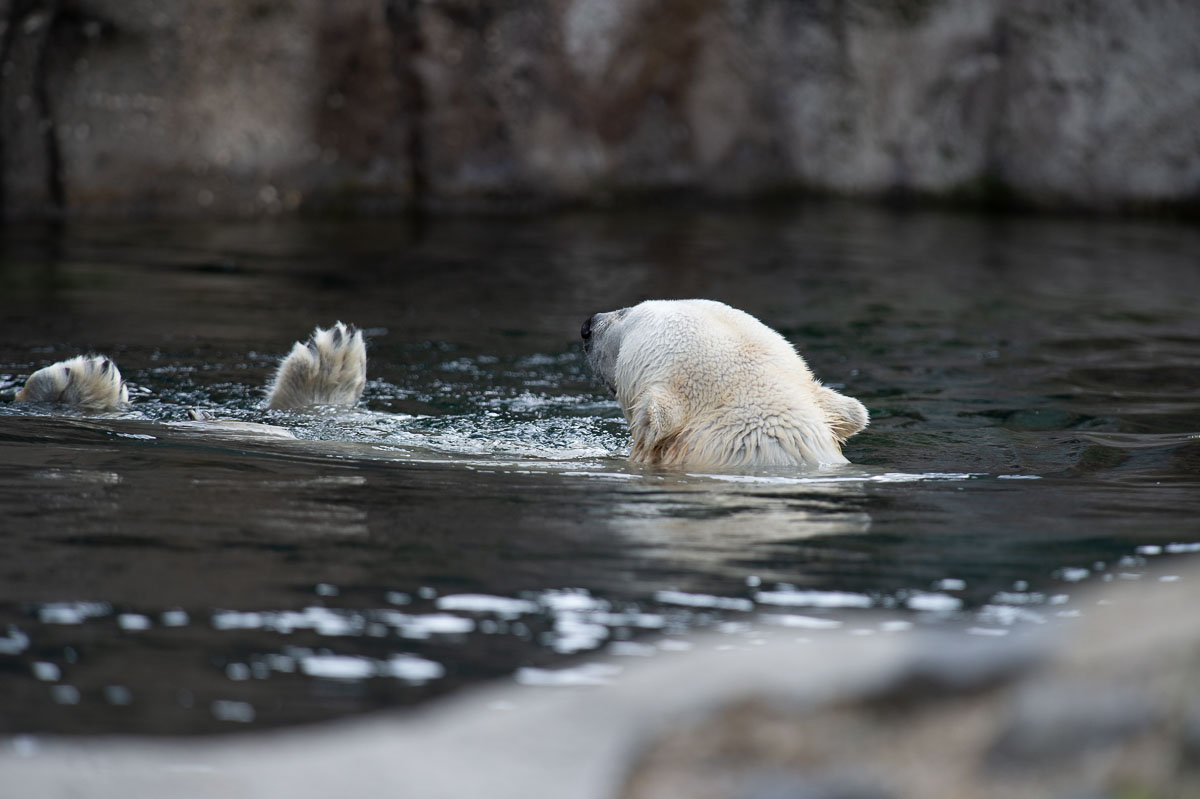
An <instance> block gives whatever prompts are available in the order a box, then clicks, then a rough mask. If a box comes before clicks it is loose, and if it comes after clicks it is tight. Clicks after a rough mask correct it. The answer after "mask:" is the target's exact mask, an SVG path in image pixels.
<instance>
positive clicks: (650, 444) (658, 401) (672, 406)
mask: <svg viewBox="0 0 1200 799" xmlns="http://www.w3.org/2000/svg"><path fill="white" fill-rule="evenodd" d="M627 416H628V419H629V433H630V436H631V438H632V439H633V451H632V452H631V453H630V454H631V456H632V457H633V458H634V460H637V461H642V462H645V463H660V462H662V460H663V458H664V456H665V454H666V450H667V448H668V447H670V445H671V444H672V443H673V442H674V441H675V438H676V436H677V435H678V434H679V430H680V428H681V427H682V426H683V413H682V411H681V409H680V408H679V404H678V403H677V402H676V401H675V398H674V397H672V396H671V395H670V394H669V393H668V392H666V391H663V390H662V389H658V388H653V389H650V390H648V391H646V392H644V393H643V394H641V395H640V396H639V397H638V398H637V399H636V400H635V401H634V402H633V404H632V406H631V407H630V409H629V413H628V415H627Z"/></svg>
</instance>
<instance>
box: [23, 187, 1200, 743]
mask: <svg viewBox="0 0 1200 799" xmlns="http://www.w3.org/2000/svg"><path fill="white" fill-rule="evenodd" d="M1198 255H1200V234H1198V233H1196V232H1195V231H1192V230H1189V229H1186V228H1179V227H1165V226H1155V225H1145V224H1139V223H1113V222H1111V221H1110V222H1105V223H1102V224H1101V223H1090V222H1079V221H1055V222H1046V221H1034V220H1017V219H1004V220H986V219H976V218H969V217H954V216H941V215H934V214H929V215H926V214H921V215H902V216H894V215H889V214H883V213H879V212H875V211H862V210H846V209H838V208H829V207H826V208H819V209H805V210H803V211H802V212H787V213H784V212H769V213H768V212H754V213H750V212H744V213H724V214H716V213H700V212H697V213H690V214H680V215H670V214H655V215H645V214H643V215H638V216H630V215H620V214H612V215H582V216H570V215H567V216H559V217H550V218H540V219H527V220H512V219H506V220H470V219H458V220H445V221H438V222H435V223H431V224H430V225H428V226H427V227H425V228H420V229H418V228H412V227H406V226H404V225H400V224H396V223H393V222H383V221H380V222H362V223H305V224H300V223H296V222H284V223H278V224H274V223H273V224H270V225H257V224H256V225H240V224H238V225H208V224H204V225H198V224H189V225H105V226H100V227H91V226H85V227H78V228H68V229H66V230H57V231H56V230H49V229H38V228H27V229H10V230H9V231H7V232H6V234H5V237H4V239H3V252H2V253H0V312H2V313H0V395H2V394H3V392H4V391H5V390H6V389H8V390H11V389H12V388H13V387H15V386H16V385H17V383H18V381H19V380H20V379H21V378H22V377H23V376H24V375H26V374H28V373H29V372H30V371H32V370H33V369H35V368H37V367H39V366H41V365H44V364H46V363H48V362H50V361H53V360H56V359H58V358H61V357H65V356H67V355H73V354H75V353H77V352H81V351H88V350H97V351H103V352H106V353H108V354H110V355H112V356H113V357H114V358H115V359H116V360H117V362H118V363H119V364H120V367H121V369H122V372H123V373H124V374H125V375H126V377H127V378H128V379H129V381H130V383H131V384H132V388H133V389H134V392H133V393H134V394H135V396H136V397H137V401H136V402H135V404H134V406H133V408H132V409H131V410H130V411H129V412H128V413H124V414H116V415H111V416H107V417H102V418H97V417H82V416H76V417H65V416H63V415H62V413H61V409H53V408H37V407H28V406H23V407H17V406H13V405H11V404H9V403H7V402H0V518H3V519H4V525H3V529H4V535H3V539H2V540H3V546H4V557H3V558H0V681H3V682H4V687H5V688H6V696H9V697H10V701H9V702H7V703H6V707H5V709H4V711H3V713H2V714H0V730H3V731H7V732H14V731H61V732H84V733H101V732H113V731H137V732H150V733H191V732H206V731H220V730H228V729H243V728H245V727H246V726H247V725H281V724H291V723H297V722H304V721H311V720H316V719H322V718H330V717H335V716H340V715H345V714H349V713H357V712H363V711H368V710H372V709H376V708H381V707H391V706H397V705H406V704H411V703H415V702H419V701H422V700H424V699H428V698H430V697H432V696H437V695H440V694H443V693H445V692H448V691H453V690H456V689H458V688H460V687H462V686H465V685H469V684H472V683H476V682H478V681H480V680H484V679H489V678H500V679H515V680H517V681H519V682H522V683H524V684H529V685H539V686H547V687H554V686H562V685H579V684H603V683H606V682H610V681H612V680H614V679H620V664H621V663H622V662H623V661H624V659H626V658H644V657H658V656H672V657H674V656H680V657H686V656H687V650H688V648H689V647H690V646H691V645H692V644H691V643H690V642H689V641H688V640H686V636H687V634H688V633H690V632H692V631H695V630H697V629H704V630H710V631H717V632H719V633H721V634H723V636H724V637H725V638H726V639H727V640H728V642H729V643H728V646H731V647H740V646H754V645H755V644H756V643H758V642H761V641H763V640H766V639H768V638H771V637H779V636H786V637H788V638H789V639H791V638H800V639H804V640H807V639H812V638H815V637H819V636H836V635H868V634H870V635H902V634H904V633H905V631H907V630H909V629H911V628H912V627H913V626H914V625H922V624H935V623H940V622H942V621H944V620H946V619H956V620H960V621H963V622H965V625H964V629H965V630H966V633H965V634H971V635H983V636H1003V635H1005V634H1006V633H1007V632H1008V631H1010V630H1011V629H1013V628H1014V627H1017V626H1022V625H1040V624H1045V623H1049V622H1051V621H1053V620H1056V619H1066V620H1069V619H1070V618H1071V617H1072V616H1074V615H1078V614H1083V613H1087V612H1088V608H1087V607H1085V606H1082V605H1081V604H1080V603H1079V601H1078V600H1077V599H1076V597H1077V594H1078V592H1079V589H1080V587H1081V586H1085V585H1093V584H1095V583H1099V582H1103V581H1106V580H1111V581H1120V580H1131V579H1151V578H1148V577H1146V576H1145V575H1146V573H1147V564H1148V563H1155V564H1158V565H1159V566H1160V567H1161V566H1162V565H1165V564H1171V563H1173V562H1174V561H1176V560H1179V559H1182V558H1184V557H1186V556H1187V555H1189V554H1192V553H1194V552H1195V551H1196V550H1198V549H1200V545H1198V543H1197V542H1200V529H1198V528H1197V526H1196V523H1195V519H1196V518H1197V517H1198V516H1200V491H1197V488H1200V396H1198V394H1197V388H1200V379H1198V378H1197V377H1196V376H1197V375H1200V368H1198V367H1200V328H1198V327H1197V323H1196V312H1195V308H1196V307H1198V305H1197V301H1198V300H1200V273H1198V272H1197V270H1196V269H1195V266H1194V265H1195V263H1196V262H1197V256H1198ZM688 296H702V297H712V298H716V299H722V300H725V301H727V302H730V303H731V304H733V305H737V306H740V307H743V308H746V309H747V310H750V311H752V312H753V313H755V314H756V315H758V316H760V317H761V318H763V319H764V320H765V321H767V322H768V323H769V324H771V325H773V326H775V327H777V328H779V329H781V330H782V331H783V332H784V333H785V334H786V335H787V336H788V337H789V338H790V339H791V340H793V341H794V342H795V343H796V344H797V345H798V346H799V347H800V349H801V350H802V352H804V354H805V355H806V357H807V358H808V360H809V361H810V364H811V365H812V366H813V369H814V371H815V372H816V373H817V375H818V376H819V377H821V378H822V379H824V380H826V381H827V382H829V383H830V384H832V385H834V386H835V387H837V388H839V389H843V390H845V391H846V393H849V394H851V395H853V396H856V397H859V398H860V399H862V400H863V401H864V402H865V403H866V404H867V406H868V407H869V408H870V410H871V413H872V417H873V421H872V425H871V427H870V428H868V429H867V431H865V432H864V433H862V434H861V435H859V436H857V437H856V438H854V439H852V440H851V441H850V444H849V447H848V449H847V454H848V456H849V457H850V459H851V460H852V461H853V462H854V465H852V466H848V467H840V468H837V469H830V470H826V471H815V472H772V473H765V474H737V473H734V474H686V473H669V472H657V471H653V470H643V469H638V468H633V467H631V466H630V465H629V464H627V463H626V462H625V460H624V459H623V453H624V451H625V450H626V446H627V444H626V436H625V430H624V422H623V420H621V418H620V414H619V411H618V410H617V408H616V405H615V403H613V402H612V401H610V400H609V398H608V397H607V395H606V394H605V393H604V392H603V390H602V389H601V388H600V387H599V386H597V385H596V383H595V382H594V381H593V379H592V378H591V376H590V375H588V374H587V372H586V370H585V367H584V364H583V362H582V358H581V357H580V354H579V351H578V347H577V342H576V337H577V335H578V328H579V322H580V320H581V319H583V318H584V317H585V316H586V315H588V314H589V313H591V312H593V311H595V310H597V309H603V308H614V307H621V306H623V305H628V304H631V303H633V302H636V301H638V300H641V299H644V298H647V297H688ZM335 319H342V320H345V321H354V322H355V323H357V324H358V325H359V326H360V327H361V328H363V329H364V330H365V331H367V335H368V338H369V340H370V350H369V352H370V358H371V362H370V381H369V383H368V387H367V392H366V395H365V399H364V407H362V408H360V409H356V410H354V411H340V412H328V413H315V414H293V413H284V412H266V411H263V410H262V409H260V408H259V407H258V403H259V400H260V399H261V396H262V391H261V387H262V385H263V384H264V383H265V381H266V378H267V376H268V374H269V373H270V370H271V367H272V365H273V363H274V361H275V359H276V358H277V357H278V356H279V355H280V354H282V353H284V352H285V351H286V350H287V349H288V348H289V347H290V345H291V342H292V341H293V340H295V339H296V338H300V337H303V336H304V335H305V334H306V333H307V331H308V330H309V329H311V328H312V326H313V325H315V324H328V323H330V322H332V321H333V320H335ZM191 407H200V408H203V409H206V410H208V411H211V412H212V413H214V415H216V416H219V417H221V418H223V419H226V420H230V422H227V423H224V424H222V425H218V426H213V425H204V424H197V423H194V422H189V421H187V413H186V412H187V409H188V408H191ZM263 423H266V424H270V425H275V426H277V427H278V428H281V429H284V430H286V431H288V432H289V433H290V434H291V435H292V436H294V437H290V438H282V437H279V436H275V435H268V434H262V433H263V431H262V429H261V428H258V429H254V430H248V429H247V427H246V425H261V424H263ZM1170 576H1172V575H1170V574H1168V575H1167V577H1170ZM867 611H869V613H870V615H866V613H867ZM597 654H605V655H610V656H612V658H613V660H612V661H611V662H604V663H596V662H594V661H593V660H589V657H590V656H593V655H597Z"/></svg>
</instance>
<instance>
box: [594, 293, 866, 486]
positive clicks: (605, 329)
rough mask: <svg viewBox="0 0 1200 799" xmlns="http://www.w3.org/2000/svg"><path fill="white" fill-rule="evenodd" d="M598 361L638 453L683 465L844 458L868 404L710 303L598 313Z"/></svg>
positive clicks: (643, 458) (769, 335)
mask: <svg viewBox="0 0 1200 799" xmlns="http://www.w3.org/2000/svg"><path fill="white" fill-rule="evenodd" d="M580 332H581V334H582V336H583V346H584V351H585V352H586V353H587V359H588V363H589V365H590V366H591V368H592V370H593V371H594V372H595V373H596V374H597V375H598V376H599V377H600V379H601V380H603V381H604V383H605V385H607V386H608V388H609V390H610V391H612V393H613V394H614V395H615V396H616V398H617V402H618V404H620V406H621V410H622V411H623V412H624V414H625V419H626V421H628V422H629V431H630V435H631V437H632V449H631V452H630V459H631V460H633V461H634V462H636V463H644V464H654V465H663V466H686V467H692V468H695V467H723V466H740V467H757V466H823V465H829V464H841V463H846V462H847V461H846V458H845V457H844V456H843V455H842V452H841V444H842V442H844V441H845V440H846V439H847V438H849V437H850V436H852V435H854V434H855V433H857V432H858V431H860V430H862V429H863V428H864V427H866V425H867V409H866V408H864V407H863V404H862V403H861V402H859V401H858V400H856V399H853V398H852V397H846V396H843V395H842V394H839V393H837V392H836V391H834V390H832V389H829V388H826V387H824V386H822V385H821V384H820V383H819V382H818V381H817V380H816V379H815V378H814V377H813V375H812V372H811V371H809V368H808V365H807V364H806V363H805V362H804V359H803V358H801V357H800V355H799V354H798V353H797V352H796V350H795V349H794V348H793V347H792V345H791V344H789V343H788V342H787V340H786V339H784V338H783V337H782V336H780V335H779V334H778V333H776V332H775V331H774V330H771V329H770V328H769V327H767V326H766V325H764V324H763V323H762V322H759V321H758V320H757V319H755V318H754V317H753V316H751V315H750V314H747V313H745V312H743V311H739V310H737V309H736V308H731V307H729V306H728V305H725V304H724V303H720V302H714V301H712V300H649V301H647V302H643V303H641V304H639V305H635V306H633V307H631V308H622V309H620V310H618V311H612V312H611V313H598V314H595V315H594V316H591V317H589V318H588V319H587V320H586V321H585V322H584V323H583V328H582V330H581V331H580Z"/></svg>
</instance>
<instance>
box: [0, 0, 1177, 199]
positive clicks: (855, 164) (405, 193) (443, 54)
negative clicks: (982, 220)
mask: <svg viewBox="0 0 1200 799" xmlns="http://www.w3.org/2000/svg"><path fill="white" fill-rule="evenodd" d="M0 20H2V24H3V33H2V36H0V51H2V52H0V63H2V65H3V66H2V70H3V71H2V82H0V109H2V120H0V121H2V124H0V146H2V154H0V158H2V161H0V163H2V165H3V189H4V193H3V204H4V214H5V215H6V216H8V217H10V218H11V217H18V218H28V217H35V218H36V217H47V216H57V215H60V214H64V213H65V214H68V215H75V216H113V215H136V216H143V215H152V216H176V217H178V216H183V217H187V216H194V215H219V216H248V215H257V214H274V213H284V212H292V211H311V212H348V213H381V212H391V211H396V210H401V209H411V208H423V209H428V210H461V209H479V208H483V209H499V210H509V209H514V208H517V209H525V208H540V207H554V206H558V205H563V204H576V203H581V204H589V205H596V204H599V205H603V204H607V203H613V202H617V201H621V200H625V199H627V198H630V197H638V196H654V197H658V196H662V195H671V196H675V195H679V196H685V197H703V198H729V197H733V198H744V197H761V196H779V195H783V196H789V197H790V196H806V195H814V194H816V195H838V196H843V195H845V196H854V197H864V198H872V199H879V198H883V199H892V200H936V201H943V202H952V203H955V204H962V205H971V206H985V207H992V206H997V205H999V206H1006V207H1007V206H1013V205H1017V206H1028V207H1036V208H1046V209H1056V210H1057V209H1083V210H1098V211H1130V210H1132V211H1171V212H1181V211H1182V212H1186V213H1194V212H1195V210H1196V208H1197V207H1198V206H1200V34H1198V33H1197V32H1198V31H1200V4H1197V3H1195V2H1192V0H1145V1H1144V2H1136V3H1134V2H1125V1H1124V0H1071V2H1059V3H1044V2H1042V1H1041V0H888V1H886V2H885V1H884V0H325V2H322V1H321V0H169V1H168V2H161V1H160V0H0Z"/></svg>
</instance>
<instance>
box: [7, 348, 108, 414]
mask: <svg viewBox="0 0 1200 799" xmlns="http://www.w3.org/2000/svg"><path fill="white" fill-rule="evenodd" d="M16 401H17V402H57V403H61V404H63V405H70V406H72V407H74V408H78V409H79V410H82V411H90V412H93V413H103V412H104V411H115V410H118V409H120V408H122V407H124V406H126V405H128V404H129V389H128V388H126V387H125V381H123V380H122V379H121V373H120V371H118V370H117V365H116V364H115V363H113V362H112V361H111V360H109V359H108V358H106V357H104V356H103V355H79V356H76V357H74V358H71V359H70V360H66V361H59V362H58V363H56V364H52V365H51V366H47V367H46V368H44V369H39V370H37V371H36V372H34V373H33V374H32V375H30V376H29V379H28V380H26V381H25V387H24V388H22V389H21V390H20V391H18V392H17V396H16Z"/></svg>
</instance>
